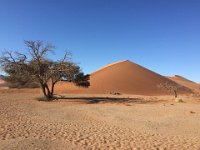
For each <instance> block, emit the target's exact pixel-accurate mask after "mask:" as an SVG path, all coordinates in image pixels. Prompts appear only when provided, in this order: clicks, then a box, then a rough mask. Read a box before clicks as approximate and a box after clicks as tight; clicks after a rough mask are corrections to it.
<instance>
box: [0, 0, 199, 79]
mask: <svg viewBox="0 0 200 150" xmlns="http://www.w3.org/2000/svg"><path fill="white" fill-rule="evenodd" d="M38 39H41V40H44V41H49V42H51V43H53V44H54V45H55V46H56V47H57V49H56V51H55V52H56V55H55V56H54V57H53V58H55V59H56V58H58V57H60V56H62V54H63V52H64V50H66V49H67V50H70V51H71V52H72V54H73V60H74V61H75V62H79V63H80V66H81V68H82V70H83V71H84V72H85V73H91V72H93V71H95V70H96V69H98V68H99V67H101V66H103V65H106V64H108V63H111V62H115V61H119V60H124V59H128V60H131V61H133V62H136V63H138V64H140V65H142V66H145V67H146V68H149V69H151V70H153V71H155V72H158V73H159V74H162V75H174V74H178V75H182V76H185V77H187V78H189V79H191V80H194V81H196V82H200V1H199V0H12V1H11V0H0V50H1V51H2V50H4V49H9V50H20V51H24V48H25V47H24V43H23V41H24V40H38Z"/></svg>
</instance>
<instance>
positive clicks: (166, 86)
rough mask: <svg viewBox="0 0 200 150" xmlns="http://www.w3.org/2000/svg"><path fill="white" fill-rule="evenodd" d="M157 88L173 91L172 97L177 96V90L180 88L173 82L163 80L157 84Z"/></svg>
mask: <svg viewBox="0 0 200 150" xmlns="http://www.w3.org/2000/svg"><path fill="white" fill-rule="evenodd" d="M158 88H160V89H163V90H167V91H168V92H171V93H174V97H175V98H177V97H178V93H177V91H178V90H179V89H180V88H181V86H180V85H178V84H176V83H175V82H164V83H160V84H159V85H158Z"/></svg>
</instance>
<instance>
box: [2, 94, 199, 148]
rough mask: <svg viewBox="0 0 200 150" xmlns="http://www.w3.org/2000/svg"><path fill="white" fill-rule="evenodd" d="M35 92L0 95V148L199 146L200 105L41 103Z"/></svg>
mask: <svg viewBox="0 0 200 150" xmlns="http://www.w3.org/2000/svg"><path fill="white" fill-rule="evenodd" d="M37 96H38V95H31V94H23V95H22V94H9V95H8V94H1V95H0V114H1V115H0V149H27V148H28V149H156V148H159V149H200V136H199V134H197V133H199V132H200V129H199V128H198V127H199V125H200V120H198V118H199V117H200V115H199V114H200V109H199V108H200V107H199V106H200V105H199V104H195V105H194V104H188V105H187V104H180V105H179V104H175V105H170V104H168V103H167V104H165V106H163V104H151V105H148V104H132V105H131V106H127V105H124V104H84V103H73V102H66V101H64V100H62V101H56V102H39V101H36V100H34V98H35V97H37ZM196 105H197V106H196ZM152 108H155V111H152ZM164 109H165V110H164ZM189 110H193V111H195V114H190V113H189ZM153 112H154V113H153ZM166 112H169V114H168V115H166ZM183 112H185V113H183ZM145 113H147V114H146V115H145ZM150 113H152V117H149V116H150ZM173 113H174V115H173ZM175 113H179V115H176V114H175ZM170 115H172V117H171V119H170V120H167V119H164V120H163V119H162V118H167V117H166V116H170ZM123 118H124V119H123ZM184 118H185V119H184ZM187 118H188V119H187ZM165 120H166V121H165ZM149 121H150V123H148V122H149ZM188 121H189V122H191V124H186V122H188ZM161 122H162V123H163V124H165V125H166V124H167V125H168V126H167V127H166V128H164V125H163V124H161ZM180 123H181V124H182V125H181V124H180ZM159 124H160V126H159ZM173 124H175V126H173ZM157 125H158V126H157ZM188 125H190V126H188ZM162 126H163V127H162ZM174 127H177V131H176V129H175V130H174V129H173V128H174ZM155 128H158V130H154V129H155ZM166 129H168V131H169V132H168V133H166ZM170 130H172V132H170ZM185 131H190V132H185ZM180 133H182V134H180ZM195 133H196V134H195Z"/></svg>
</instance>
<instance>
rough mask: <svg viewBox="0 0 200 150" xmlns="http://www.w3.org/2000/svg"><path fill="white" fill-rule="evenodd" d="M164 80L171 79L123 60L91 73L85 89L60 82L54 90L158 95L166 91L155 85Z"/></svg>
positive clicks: (185, 90) (184, 91) (186, 90)
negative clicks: (88, 84)
mask: <svg viewBox="0 0 200 150" xmlns="http://www.w3.org/2000/svg"><path fill="white" fill-rule="evenodd" d="M165 82H173V81H171V80H170V79H168V78H166V77H164V76H161V75H159V74H157V73H155V72H153V71H150V70H148V69H146V68H144V67H142V66H140V65H137V64H135V63H133V62H130V61H128V60H125V61H120V62H116V63H112V64H109V65H107V66H105V67H103V68H101V69H98V70H97V71H95V72H94V73H92V74H91V76H90V84H91V86H90V87H89V88H87V89H83V88H77V87H75V86H74V85H72V84H67V83H63V82H61V83H59V85H58V86H56V89H57V90H56V91H59V92H62V93H63V92H64V93H65V92H66V93H68V92H72V93H73V92H75V93H94V94H109V93H120V94H138V95H160V94H166V92H165V91H163V90H161V89H159V88H158V87H157V86H158V85H159V84H160V83H165ZM181 92H182V93H188V89H186V88H183V90H182V91H181Z"/></svg>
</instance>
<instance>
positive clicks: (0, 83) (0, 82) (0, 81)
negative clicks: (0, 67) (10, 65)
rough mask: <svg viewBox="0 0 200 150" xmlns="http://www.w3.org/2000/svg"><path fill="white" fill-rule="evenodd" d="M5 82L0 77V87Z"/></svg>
mask: <svg viewBox="0 0 200 150" xmlns="http://www.w3.org/2000/svg"><path fill="white" fill-rule="evenodd" d="M5 85H6V82H5V81H4V80H3V79H0V87H2V86H5Z"/></svg>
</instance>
